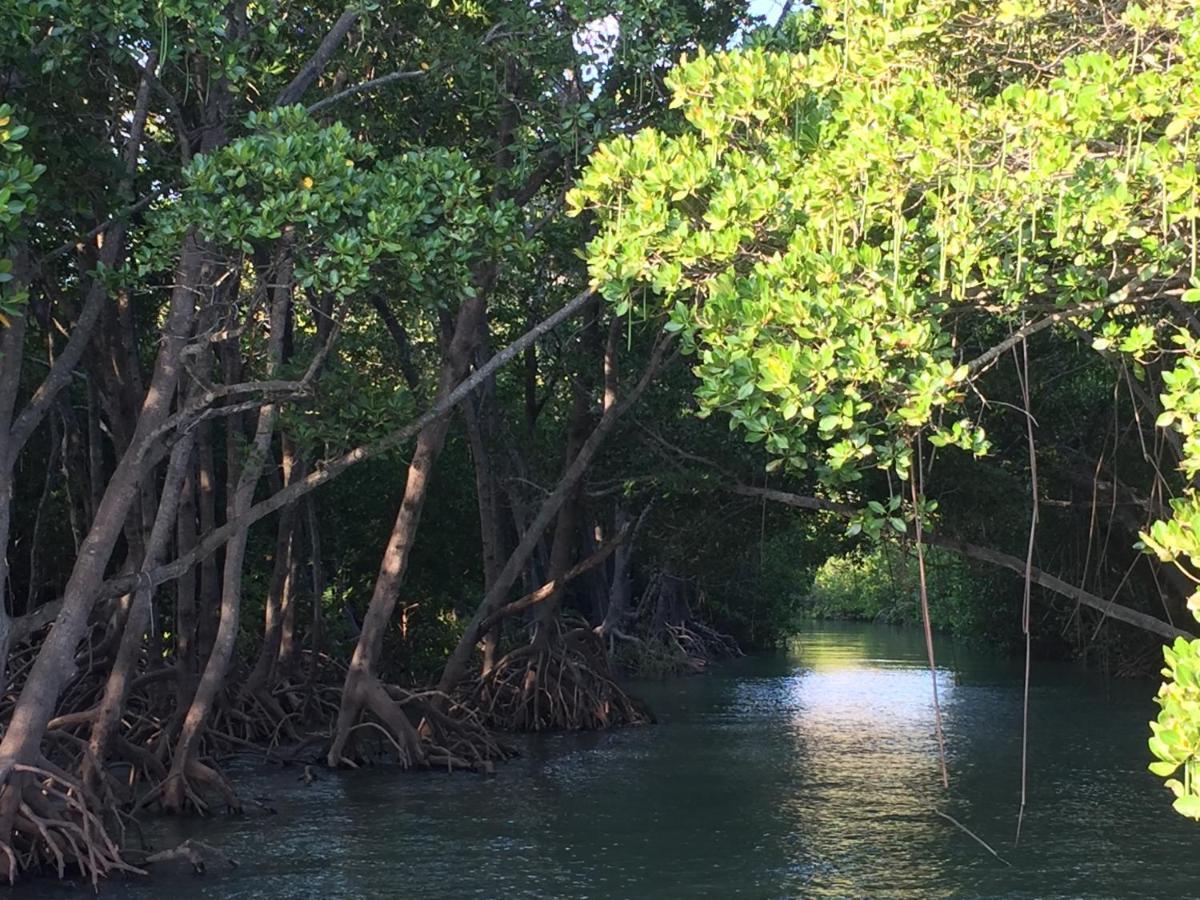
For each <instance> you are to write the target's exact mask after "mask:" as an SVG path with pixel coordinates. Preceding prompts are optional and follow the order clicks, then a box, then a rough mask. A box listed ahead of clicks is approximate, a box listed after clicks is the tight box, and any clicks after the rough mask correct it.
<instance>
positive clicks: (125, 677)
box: [83, 433, 194, 789]
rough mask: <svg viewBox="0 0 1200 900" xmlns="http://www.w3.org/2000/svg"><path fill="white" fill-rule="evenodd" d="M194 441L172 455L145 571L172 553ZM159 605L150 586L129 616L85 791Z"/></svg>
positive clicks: (99, 717)
mask: <svg viewBox="0 0 1200 900" xmlns="http://www.w3.org/2000/svg"><path fill="white" fill-rule="evenodd" d="M193 440H194V438H193V436H192V435H191V434H190V433H188V434H185V435H184V436H183V437H182V438H180V440H179V442H178V443H177V444H176V445H175V447H174V448H173V449H172V450H171V458H170V462H169V463H168V466H167V475H166V479H165V481H164V482H163V489H162V499H161V500H160V501H159V506H158V511H157V513H156V514H155V518H154V524H153V526H152V528H151V531H150V535H149V539H148V540H147V543H146V548H145V549H146V553H145V557H144V558H143V561H142V571H145V570H146V569H148V568H152V567H153V566H156V565H158V564H159V562H161V560H162V557H163V555H164V554H165V553H166V550H167V545H168V543H169V541H170V537H171V531H172V529H173V528H174V526H175V524H176V521H177V518H178V510H179V500H180V494H181V490H182V488H183V484H184V479H185V477H186V474H187V469H188V464H189V462H190V459H191V455H192V443H193ZM153 603H154V588H153V587H152V586H150V585H148V584H146V585H143V586H140V587H139V588H138V589H137V590H136V591H135V592H134V596H133V602H132V605H131V606H130V609H129V615H128V616H127V618H126V620H125V629H124V632H123V633H122V635H121V644H120V646H119V648H118V650H117V655H116V659H115V660H114V662H113V666H112V669H111V671H110V672H109V676H108V679H107V681H106V682H105V685H104V695H103V697H102V698H101V701H100V705H99V706H98V707H97V710H96V717H95V720H94V721H93V723H92V730H91V735H90V737H89V740H88V750H89V753H88V755H87V756H85V757H84V762H83V782H84V786H85V787H87V788H89V789H90V788H93V787H94V786H95V781H96V780H97V779H98V778H99V777H100V775H101V769H102V768H103V766H104V764H105V761H106V760H107V759H108V751H109V744H110V742H111V741H112V738H113V735H114V734H115V733H116V729H117V724H118V722H119V721H120V718H121V714H122V711H123V710H124V706H125V696H126V693H127V689H128V686H129V681H130V678H131V676H132V674H133V670H134V666H135V665H136V663H137V656H138V651H139V650H140V649H141V644H142V638H143V636H144V634H145V631H146V626H147V625H149V624H150V623H151V620H152V616H151V607H152V605H153ZM152 647H153V645H152ZM151 658H152V659H155V658H157V659H161V655H159V656H157V657H156V656H155V655H154V653H153V651H152V654H151Z"/></svg>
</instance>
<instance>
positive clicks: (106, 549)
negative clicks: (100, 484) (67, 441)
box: [0, 234, 211, 875]
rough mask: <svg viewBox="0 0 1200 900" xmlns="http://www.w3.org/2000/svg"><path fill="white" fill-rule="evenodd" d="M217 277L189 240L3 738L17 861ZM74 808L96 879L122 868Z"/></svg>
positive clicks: (1, 816)
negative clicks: (130, 421) (118, 442)
mask: <svg viewBox="0 0 1200 900" xmlns="http://www.w3.org/2000/svg"><path fill="white" fill-rule="evenodd" d="M210 275H211V266H210V265H209V263H208V262H207V261H206V259H205V250H204V246H203V244H202V243H201V241H200V240H199V238H198V237H197V236H196V235H195V234H189V235H188V237H187V238H186V239H185V242H184V248H183V253H182V257H181V261H180V265H179V270H178V272H177V273H176V287H175V289H174V290H173V291H172V293H171V301H170V306H169V309H168V313H167V317H166V321H165V323H164V327H163V337H162V341H161V344H160V347H159V353H158V359H157V362H156V364H155V368H154V374H153V376H152V378H151V382H150V387H149V390H148V391H147V392H146V398H145V401H144V402H143V404H142V409H141V415H140V416H139V417H138V423H137V427H136V430H135V432H134V438H133V442H132V444H131V446H130V447H129V449H128V450H127V451H126V452H125V453H124V454H122V456H121V459H120V461H119V462H118V463H117V466H116V469H115V471H114V472H113V475H112V477H111V479H110V480H109V483H108V487H107V488H106V489H105V491H104V495H103V497H102V498H101V500H100V504H99V507H98V509H97V510H96V515H95V518H94V521H93V522H92V526H91V528H90V529H89V531H88V534H87V536H86V537H85V538H84V540H83V544H82V545H81V547H80V550H79V555H78V557H77V558H76V561H75V565H74V567H73V568H72V571H71V575H70V577H69V579H68V581H67V584H66V587H65V589H64V591H63V598H62V606H61V609H60V611H59V614H58V618H57V619H56V620H55V622H54V626H53V627H52V628H51V630H50V633H49V635H48V636H47V637H46V639H45V641H44V642H43V643H42V646H41V649H40V650H39V651H38V655H37V658H36V660H35V661H34V664H33V667H32V669H31V671H30V673H29V676H28V678H27V679H26V681H25V685H24V687H23V689H22V691H21V694H20V697H19V698H18V700H17V704H16V706H15V708H14V709H13V713H12V717H11V718H10V720H9V723H8V729H7V730H6V732H5V734H4V739H3V740H2V741H0V835H3V843H0V849H2V850H3V851H5V853H6V854H7V855H9V858H10V859H14V858H15V857H14V856H13V855H12V854H13V851H12V848H11V846H10V844H9V841H11V840H12V837H11V836H12V835H13V834H14V828H16V827H17V826H18V825H19V824H20V822H21V821H22V818H24V819H25V820H26V821H27V820H28V816H24V817H23V816H22V813H21V810H22V808H23V806H27V803H26V801H30V800H31V801H33V802H34V803H36V804H38V805H39V806H40V807H43V808H44V807H45V799H44V798H43V797H42V796H41V794H40V791H39V789H38V788H37V786H36V783H35V782H34V780H33V775H35V774H36V772H37V770H39V769H41V770H43V771H45V770H47V769H46V766H45V765H44V763H45V760H44V759H43V758H42V755H41V742H42V738H43V736H44V735H45V732H46V726H47V724H48V723H49V721H50V717H51V716H52V715H53V714H54V708H55V705H56V704H57V702H58V698H59V696H60V695H61V693H62V690H63V687H64V686H65V685H66V683H67V681H68V680H70V679H71V678H72V677H73V676H74V673H75V665H76V663H75V651H76V648H77V647H78V646H79V642H80V640H81V639H82V638H83V635H84V632H85V630H86V629H87V625H88V617H89V614H90V613H91V610H92V606H93V605H94V602H95V598H96V591H97V587H98V586H99V585H100V584H101V582H102V581H103V579H104V570H105V568H106V566H107V565H108V561H109V558H110V557H111V556H112V552H113V549H114V547H115V546H116V543H117V540H118V539H119V537H120V535H121V531H122V528H123V526H124V523H125V518H126V516H127V515H128V514H129V511H130V509H131V508H132V506H133V503H134V502H135V500H136V499H137V498H138V495H139V493H140V488H141V482H142V478H143V477H144V474H145V469H146V465H147V460H148V457H149V456H150V455H151V450H152V445H153V444H155V443H156V442H157V440H158V439H159V435H158V431H159V429H160V427H161V426H162V425H163V423H164V421H165V420H166V418H167V415H168V413H169V411H170V406H171V398H172V397H173V396H174V394H175V387H176V385H177V383H178V381H179V375H180V372H181V370H182V362H181V360H182V356H183V350H184V347H185V346H186V345H187V343H188V342H189V340H190V336H191V333H192V324H193V321H194V317H195V310H196V298H197V296H198V295H200V293H201V292H202V288H203V286H204V285H205V284H206V283H210V281H211V279H210ZM58 783H60V784H61V785H62V787H63V795H64V796H70V791H71V790H73V789H75V788H76V786H75V785H72V784H71V783H70V782H69V781H66V780H64V778H63V776H62V775H60V776H58ZM71 802H72V803H73V804H74V806H73V809H74V813H73V814H74V815H76V816H79V817H82V818H83V819H84V820H85V821H87V822H93V823H95V830H96V832H97V837H96V841H97V842H98V844H97V847H98V848H99V849H97V847H93V848H89V849H90V850H91V851H92V852H93V853H94V854H96V856H95V857H92V858H81V859H80V860H79V862H80V864H81V865H82V866H83V867H84V868H85V870H86V871H87V872H88V874H91V875H96V874H103V873H104V872H107V871H109V870H111V869H112V868H115V867H118V866H119V865H120V864H121V863H120V858H119V854H118V852H117V851H116V849H115V846H113V845H112V844H111V841H109V840H108V839H107V837H106V836H104V835H103V828H102V827H101V826H100V825H99V822H98V820H97V819H96V817H95V812H94V810H93V809H91V808H90V804H89V803H88V799H87V798H86V797H80V795H78V794H77V795H75V797H74V799H73V800H72V801H71ZM68 805H69V806H70V805H71V804H68ZM57 827H65V826H57ZM89 827H91V826H89ZM38 830H39V829H36V828H35V829H34V830H33V832H32V833H30V832H29V831H28V830H26V831H25V833H26V834H27V835H30V839H31V840H43V839H44V836H42V837H39V836H38ZM108 848H111V849H108ZM14 868H15V866H14Z"/></svg>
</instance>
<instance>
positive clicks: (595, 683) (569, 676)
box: [472, 628, 653, 731]
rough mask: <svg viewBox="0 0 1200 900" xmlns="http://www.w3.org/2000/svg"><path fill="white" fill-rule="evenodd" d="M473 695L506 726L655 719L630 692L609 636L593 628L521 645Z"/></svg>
mask: <svg viewBox="0 0 1200 900" xmlns="http://www.w3.org/2000/svg"><path fill="white" fill-rule="evenodd" d="M473 694H474V696H473V699H472V703H473V705H475V706H477V707H478V708H479V710H480V712H481V713H482V714H483V716H484V718H485V721H486V722H487V724H488V725H490V726H492V727H494V728H498V729H500V730H502V731H594V730H599V729H603V728H615V727H618V726H621V725H644V724H646V723H648V722H651V721H653V718H652V716H651V715H650V712H649V710H648V709H647V708H646V706H645V704H643V703H642V702H641V701H639V700H637V699H635V698H634V697H632V696H630V695H629V694H627V693H626V692H625V690H624V689H623V688H622V687H621V686H620V685H619V684H618V683H617V680H616V676H615V675H614V673H613V671H612V667H611V666H610V665H609V660H608V654H607V652H606V651H605V648H604V642H603V640H602V639H601V638H599V637H598V636H597V635H596V634H595V633H594V632H593V631H592V629H590V628H576V629H572V630H570V631H567V632H565V633H556V634H554V635H551V636H549V637H547V638H544V639H542V640H535V641H534V642H533V643H531V644H529V645H527V646H523V647H519V648H518V649H516V650H514V651H512V652H511V653H509V654H508V655H506V656H505V657H503V658H502V659H501V660H500V661H499V662H498V663H496V665H495V666H494V667H493V668H492V670H491V671H490V672H489V673H488V674H487V675H486V676H484V677H483V678H482V679H480V681H479V683H478V685H477V686H476V687H475V689H474V692H473Z"/></svg>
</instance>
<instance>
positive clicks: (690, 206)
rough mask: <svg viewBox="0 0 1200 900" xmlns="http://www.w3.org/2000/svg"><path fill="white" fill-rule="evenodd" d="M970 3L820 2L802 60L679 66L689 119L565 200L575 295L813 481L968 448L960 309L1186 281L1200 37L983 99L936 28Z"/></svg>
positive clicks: (615, 159) (976, 444) (1092, 61)
mask: <svg viewBox="0 0 1200 900" xmlns="http://www.w3.org/2000/svg"><path fill="white" fill-rule="evenodd" d="M968 6H969V4H948V3H934V2H929V3H913V2H908V3H891V4H869V3H855V2H847V3H829V4H827V5H826V6H825V7H824V10H825V21H827V22H829V23H833V27H832V32H831V34H830V36H829V39H828V40H826V41H824V42H823V43H821V44H820V45H819V46H817V47H816V48H814V49H812V50H810V51H809V52H807V53H802V54H801V53H797V54H780V53H770V52H767V51H765V50H762V49H754V50H750V51H744V52H736V53H730V54H722V55H716V56H701V57H700V58H698V59H696V60H693V61H691V62H689V63H686V64H684V65H682V66H681V67H680V68H679V69H677V70H676V71H675V72H674V73H673V74H672V76H671V78H670V85H671V88H672V90H673V91H674V97H675V99H674V103H675V105H676V106H678V107H681V108H682V109H683V111H684V115H685V117H686V119H687V122H688V124H689V126H690V128H689V129H686V130H685V131H684V132H683V133H682V134H680V135H677V136H676V135H668V134H665V133H662V132H658V131H644V132H642V133H640V134H639V135H637V136H636V137H634V138H624V137H622V138H618V139H617V140H615V141H613V142H610V143H609V144H607V145H606V146H604V147H602V148H601V149H600V150H599V152H598V153H597V154H596V155H595V157H594V159H593V162H592V165H591V168H590V169H589V171H588V173H587V174H586V176H585V178H584V179H583V181H582V183H581V186H580V188H579V189H578V190H577V191H576V192H575V193H574V195H573V196H572V200H573V202H574V205H575V207H576V208H577V209H583V208H588V209H592V210H593V211H594V212H595V213H596V215H597V217H598V218H599V220H600V223H601V232H600V234H599V235H598V236H597V238H596V239H595V240H594V241H593V242H592V244H591V245H590V247H589V257H590V263H591V272H592V277H593V279H594V281H595V282H596V283H597V284H599V285H600V286H601V287H602V288H603V289H604V291H605V293H606V295H608V296H609V297H611V298H613V299H614V300H615V301H616V302H618V303H622V304H630V303H633V304H636V303H637V302H639V297H641V296H642V295H643V294H645V293H652V294H654V295H656V296H657V298H658V302H661V303H664V304H666V305H667V306H668V308H669V309H670V310H671V311H672V322H671V325H670V326H669V327H671V328H674V329H677V330H680V331H682V332H683V333H684V336H685V340H686V342H687V344H688V345H689V347H692V348H694V350H695V352H696V353H697V355H698V356H699V359H700V364H699V365H698V366H697V370H696V371H697V374H698V375H699V377H700V379H701V384H700V387H699V388H698V391H697V396H698V399H699V401H700V404H701V410H702V413H705V414H706V413H709V412H711V411H713V410H716V409H722V410H725V411H727V412H728V413H729V415H730V418H731V425H732V426H734V427H738V426H740V427H742V428H744V429H745V431H746V434H747V439H748V440H751V441H765V442H766V445H767V447H768V449H769V450H770V451H771V452H772V453H774V454H775V455H776V456H777V457H779V459H780V460H781V461H782V462H785V463H786V464H787V465H788V466H789V467H792V468H795V469H803V468H805V467H806V466H807V465H809V463H810V462H812V461H814V460H815V461H816V463H817V466H818V469H819V473H820V474H821V475H822V477H823V478H824V479H825V480H826V481H827V482H829V483H831V484H837V483H843V482H847V481H852V480H855V479H857V477H859V471H860V470H861V469H862V468H864V467H872V466H877V467H881V468H887V469H892V470H894V471H896V472H898V473H899V474H900V475H901V476H904V475H905V474H906V473H907V470H908V467H909V449H908V448H909V442H910V441H911V438H912V436H913V435H914V434H915V433H916V432H917V431H919V430H921V429H923V428H931V429H932V431H933V436H932V440H933V441H934V442H935V443H938V444H948V443H953V444H956V445H958V446H961V447H964V448H965V449H969V450H972V451H974V452H976V453H981V452H984V451H986V449H987V443H986V440H985V439H984V438H983V436H982V434H981V433H980V430H979V429H978V428H977V427H975V425H974V424H973V423H972V422H971V421H970V420H967V419H962V418H959V417H957V416H956V415H955V414H953V413H952V410H953V408H954V407H956V406H958V405H959V403H960V402H961V400H962V398H963V394H964V390H963V382H964V380H965V379H966V378H967V377H968V375H973V374H975V373H974V372H973V371H971V370H970V369H968V368H965V367H964V366H963V365H962V363H963V362H964V360H962V359H961V358H960V357H961V354H959V353H958V352H957V351H956V348H955V341H954V325H955V322H956V320H957V319H958V318H959V317H961V315H962V314H963V312H964V311H966V310H979V309H985V310H986V311H988V312H991V313H996V312H999V313H1007V314H1009V315H1012V316H1016V315H1017V314H1018V312H1019V310H1020V309H1021V308H1022V306H1023V305H1024V304H1026V303H1029V302H1038V303H1043V304H1044V303H1051V304H1053V305H1054V306H1056V307H1058V308H1064V309H1065V308H1070V307H1073V306H1077V305H1080V304H1097V305H1103V303H1104V302H1105V301H1106V298H1110V297H1111V298H1112V300H1111V302H1112V305H1113V306H1117V305H1118V304H1117V301H1118V300H1119V299H1131V300H1133V299H1137V297H1138V296H1139V295H1140V294H1141V293H1143V292H1144V291H1149V290H1152V289H1153V288H1154V287H1156V286H1157V285H1158V284H1159V283H1160V282H1161V281H1162V280H1164V279H1167V278H1170V277H1174V276H1176V275H1177V274H1178V272H1179V270H1180V268H1181V267H1190V262H1191V260H1190V249H1189V243H1188V238H1190V231H1191V229H1192V227H1193V225H1192V222H1193V219H1194V217H1193V216H1192V215H1190V213H1189V210H1190V209H1191V204H1192V199H1191V198H1192V196H1193V193H1194V191H1195V184H1196V178H1195V157H1196V151H1195V149H1194V148H1193V147H1192V144H1191V142H1190V139H1189V134H1190V129H1191V122H1192V120H1193V119H1194V118H1196V117H1197V116H1198V115H1200V101H1198V100H1197V97H1196V90H1195V87H1194V83H1195V80H1194V67H1195V61H1194V59H1193V57H1192V56H1191V55H1189V54H1190V52H1191V49H1192V45H1193V44H1195V42H1196V40H1197V38H1196V35H1195V30H1196V24H1195V22H1194V21H1192V20H1190V19H1189V20H1188V21H1187V22H1185V23H1184V25H1183V26H1180V28H1181V40H1180V42H1179V44H1180V48H1179V50H1178V51H1177V52H1178V54H1179V55H1178V56H1177V57H1176V58H1174V59H1173V60H1172V62H1171V64H1170V65H1167V64H1166V63H1165V62H1164V61H1162V60H1159V59H1158V58H1157V57H1155V58H1152V59H1145V58H1141V57H1136V56H1114V55H1110V54H1107V53H1105V52H1103V51H1101V50H1096V51H1094V52H1089V53H1085V54H1082V55H1080V56H1078V57H1073V58H1067V59H1066V60H1064V62H1063V64H1062V66H1061V69H1060V71H1059V72H1058V73H1057V74H1056V77H1054V78H1053V79H1050V80H1048V81H1043V82H1041V83H1031V84H1029V85H1025V84H1021V83H1013V84H1010V85H1009V86H1007V87H1006V88H1005V89H1004V90H1003V91H1001V92H999V93H996V92H987V93H977V92H973V91H971V89H970V86H969V85H968V84H966V83H964V82H965V80H966V79H965V77H959V76H958V75H956V73H954V72H950V71H947V69H946V68H945V67H944V66H942V65H939V62H940V60H939V59H938V58H937V56H936V55H935V53H934V52H933V49H935V48H936V41H935V40H933V38H931V37H930V36H931V35H936V34H937V33H938V32H939V31H941V30H945V29H948V28H950V26H951V24H952V23H953V22H954V21H955V17H956V16H958V15H960V14H961V13H964V12H968V11H970V10H969V9H968ZM881 7H886V8H888V10H889V11H888V12H887V13H883V12H881V11H880V8H881ZM1185 48H1186V49H1185ZM1126 285H1128V287H1127V289H1126V292H1125V293H1124V294H1121V295H1120V296H1113V295H1114V294H1116V293H1117V291H1118V289H1120V288H1122V287H1125V286H1126ZM1081 321H1084V322H1085V323H1086V320H1081Z"/></svg>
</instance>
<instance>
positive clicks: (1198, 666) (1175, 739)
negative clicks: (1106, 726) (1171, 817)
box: [1150, 638, 1200, 820]
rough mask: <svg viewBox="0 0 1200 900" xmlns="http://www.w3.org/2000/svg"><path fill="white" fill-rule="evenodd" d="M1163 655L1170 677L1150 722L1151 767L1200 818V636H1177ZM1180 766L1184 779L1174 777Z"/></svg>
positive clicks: (1183, 809)
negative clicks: (1155, 716) (1158, 709)
mask: <svg viewBox="0 0 1200 900" xmlns="http://www.w3.org/2000/svg"><path fill="white" fill-rule="evenodd" d="M1163 657H1164V658H1165V659H1166V662H1167V665H1166V667H1165V668H1164V669H1163V670H1162V673H1163V677H1164V678H1166V679H1167V680H1166V682H1165V683H1164V684H1163V686H1162V687H1161V688H1160V689H1159V692H1158V697H1156V698H1155V699H1156V702H1157V703H1158V705H1159V706H1160V707H1162V711H1161V712H1160V713H1159V714H1158V721H1157V722H1151V723H1150V730H1151V731H1152V732H1153V733H1154V734H1153V737H1151V738H1150V752H1151V753H1153V754H1154V755H1155V757H1157V762H1152V763H1151V764H1150V771H1151V772H1153V773H1154V774H1155V775H1161V776H1162V777H1164V778H1166V779H1167V787H1168V788H1170V789H1171V792H1172V793H1173V794H1174V795H1175V809H1176V811H1178V812H1180V813H1182V814H1183V815H1185V816H1188V817H1190V818H1193V819H1197V820H1200V784H1198V783H1197V778H1198V777H1200V640H1194V641H1189V640H1187V639H1186V638H1176V639H1175V644H1174V646H1173V647H1163ZM1180 768H1182V769H1183V780H1182V781H1180V780H1179V779H1178V778H1175V777H1173V776H1174V775H1175V774H1176V773H1177V772H1178V771H1179V769H1180Z"/></svg>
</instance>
